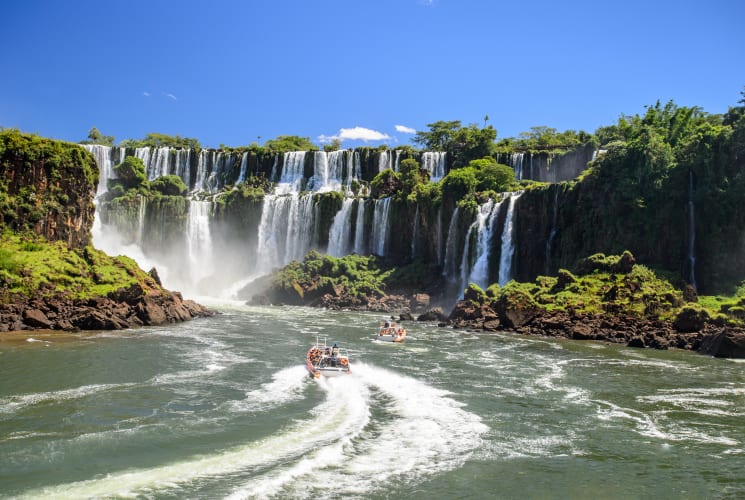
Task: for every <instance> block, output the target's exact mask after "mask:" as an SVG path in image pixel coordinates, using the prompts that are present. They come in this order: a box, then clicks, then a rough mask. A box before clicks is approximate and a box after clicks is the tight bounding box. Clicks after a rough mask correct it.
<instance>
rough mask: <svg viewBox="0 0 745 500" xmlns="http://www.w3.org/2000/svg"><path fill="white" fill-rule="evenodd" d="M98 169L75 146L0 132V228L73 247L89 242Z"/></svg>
mask: <svg viewBox="0 0 745 500" xmlns="http://www.w3.org/2000/svg"><path fill="white" fill-rule="evenodd" d="M98 175H99V174H98V167H97V166H96V161H95V159H94V158H93V156H92V155H90V154H89V153H88V152H86V151H85V150H84V149H83V148H82V147H80V146H78V145H77V144H72V143H67V142H62V141H55V140H51V139H45V138H43V137H39V136H36V135H32V134H23V133H21V132H19V131H17V130H3V131H0V214H2V221H0V224H1V226H2V227H4V228H8V229H11V230H13V231H33V232H35V233H37V234H43V235H45V236H47V237H48V238H49V239H62V240H65V241H67V242H68V244H70V245H72V246H84V245H86V244H87V243H88V242H89V234H88V231H87V230H85V227H86V226H87V224H92V222H93V210H94V207H93V194H94V193H95V189H96V185H97V184H98Z"/></svg>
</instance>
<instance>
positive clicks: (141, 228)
mask: <svg viewBox="0 0 745 500" xmlns="http://www.w3.org/2000/svg"><path fill="white" fill-rule="evenodd" d="M138 198H140V206H139V209H138V210H137V244H138V245H140V246H142V242H143V241H144V239H145V212H146V211H147V201H146V200H145V197H144V196H142V195H138Z"/></svg>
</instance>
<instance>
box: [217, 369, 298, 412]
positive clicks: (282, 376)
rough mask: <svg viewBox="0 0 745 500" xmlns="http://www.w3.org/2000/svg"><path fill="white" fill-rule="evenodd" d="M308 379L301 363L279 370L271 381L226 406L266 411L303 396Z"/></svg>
mask: <svg viewBox="0 0 745 500" xmlns="http://www.w3.org/2000/svg"><path fill="white" fill-rule="evenodd" d="M307 379H308V371H307V369H306V368H305V366H303V365H299V366H292V367H289V368H285V369H284V370H280V371H278V372H277V373H275V374H274V375H273V376H272V381H271V382H267V383H266V384H263V385H262V386H261V387H259V388H258V389H255V390H253V391H249V392H247V393H246V399H244V400H241V401H231V402H230V403H229V404H228V406H230V408H231V409H232V410H233V411H237V412H251V411H266V410H269V409H271V408H276V407H277V406H282V405H284V404H286V403H288V402H290V401H293V400H296V399H300V398H302V397H303V390H304V389H305V384H306V382H307Z"/></svg>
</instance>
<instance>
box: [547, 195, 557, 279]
mask: <svg viewBox="0 0 745 500" xmlns="http://www.w3.org/2000/svg"><path fill="white" fill-rule="evenodd" d="M553 188H554V206H553V209H554V210H553V216H552V217H551V230H550V231H549V234H548V239H547V240H546V268H545V274H546V275H548V274H549V273H550V272H551V251H552V250H553V245H554V238H556V230H557V227H556V226H557V223H558V220H559V185H558V184H556V185H554V186H553Z"/></svg>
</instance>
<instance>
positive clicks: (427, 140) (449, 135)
mask: <svg viewBox="0 0 745 500" xmlns="http://www.w3.org/2000/svg"><path fill="white" fill-rule="evenodd" d="M427 126H428V127H429V132H426V131H423V130H419V131H417V133H416V134H415V135H414V137H412V138H411V142H413V143H414V144H418V145H420V146H422V147H423V148H424V149H427V150H429V151H447V149H448V147H449V146H450V145H451V144H452V142H453V138H454V136H455V132H456V131H457V130H458V129H460V128H461V125H460V120H453V121H449V122H446V121H442V120H440V121H436V122H434V123H428V124H427Z"/></svg>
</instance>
